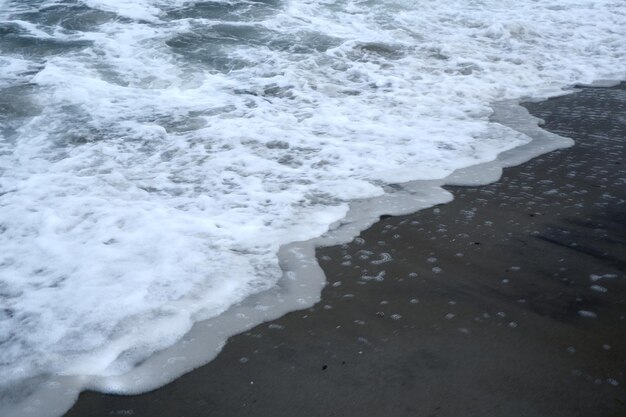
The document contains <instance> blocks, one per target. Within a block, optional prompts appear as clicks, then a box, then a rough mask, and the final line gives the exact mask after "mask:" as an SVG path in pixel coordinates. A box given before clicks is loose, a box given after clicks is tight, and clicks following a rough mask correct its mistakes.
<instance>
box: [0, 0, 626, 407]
mask: <svg viewBox="0 0 626 417" xmlns="http://www.w3.org/2000/svg"><path fill="white" fill-rule="evenodd" d="M625 28H626V7H625V6H624V5H623V3H622V2H621V1H597V2H593V3H587V2H580V3H576V2H574V3H573V2H571V1H565V0H561V1H552V2H550V4H548V5H546V4H544V3H525V2H513V1H498V2H496V1H483V2H468V1H453V2H447V3H446V4H445V5H441V4H439V2H430V1H425V2H418V4H416V3H415V2H408V1H401V0H393V1H392V0H388V1H381V2H371V1H370V2H368V1H334V2H329V1H302V2H294V1H256V2H253V1H214V2H193V1H192V2H190V1H182V0H142V1H135V2H132V4H120V2H117V1H112V0H85V1H63V2H60V1H19V2H18V1H0V38H1V41H0V65H1V67H2V71H1V72H0V132H1V134H2V136H1V141H0V245H1V247H2V252H1V253H0V274H1V275H0V302H1V305H2V309H1V312H0V337H1V339H0V372H1V373H2V375H3V380H2V382H0V384H1V385H0V391H2V392H3V393H4V394H2V396H0V398H2V402H5V401H6V402H7V403H8V402H12V401H13V400H14V399H15V398H17V394H16V391H18V390H16V389H15V387H19V391H23V389H24V387H34V386H37V384H36V383H35V381H40V380H41V381H44V380H46V379H47V378H48V375H62V376H72V375H76V376H86V375H89V376H90V377H103V378H106V377H113V376H116V375H120V374H123V373H125V372H127V371H128V370H130V369H132V368H133V367H135V366H136V365H137V364H139V363H142V362H143V361H144V360H145V359H146V358H148V357H149V356H150V355H151V354H152V353H154V352H156V351H158V350H160V349H163V348H164V347H167V346H169V345H171V344H173V343H174V342H175V341H177V340H179V339H180V338H181V337H182V336H183V335H184V334H185V333H186V332H187V331H189V330H190V329H191V327H192V325H193V324H194V323H196V322H198V321H200V320H205V319H210V318H213V317H216V316H219V315H220V314H222V313H223V312H224V311H226V310H227V309H229V308H230V307H231V306H233V305H236V304H237V303H240V302H242V301H243V300H246V299H248V298H249V297H250V296H252V295H254V294H258V293H261V292H263V291H266V290H269V289H271V288H273V287H275V286H276V285H277V284H278V283H279V280H280V278H281V276H282V274H283V270H282V269H281V265H279V260H278V259H279V258H278V256H277V253H278V251H279V248H280V247H281V245H286V244H288V243H290V242H295V241H305V240H308V239H312V238H315V237H317V236H320V235H322V234H323V233H324V232H326V231H327V230H328V228H329V227H330V226H331V225H333V226H332V227H336V225H337V222H339V221H340V219H342V218H343V217H344V216H345V215H346V213H347V212H348V203H349V202H350V201H351V200H354V199H369V198H374V197H380V196H382V195H383V194H384V193H385V191H389V188H387V187H388V186H389V185H390V184H396V183H403V182H407V181H413V180H434V181H438V180H440V179H442V178H444V177H446V176H448V175H449V174H450V173H452V172H453V171H454V170H456V169H458V168H463V167H467V166H471V165H475V164H479V163H484V162H487V161H490V160H493V159H494V158H495V157H496V155H498V154H499V153H500V152H503V151H506V150H508V149H512V148H514V147H517V146H519V145H522V144H525V143H527V142H528V141H529V138H528V137H527V136H526V135H524V134H522V133H520V132H517V131H514V130H512V129H510V128H507V127H505V126H503V125H501V124H498V123H494V122H490V121H489V116H490V115H491V112H492V110H491V107H490V103H493V102H496V101H501V100H507V99H515V98H519V97H523V96H531V95H532V96H535V97H546V96H548V95H554V94H560V93H561V92H562V89H563V88H564V87H566V86H568V85H572V84H575V83H589V82H591V81H593V80H596V79H602V78H613V79H623V78H624V75H625V73H624V64H623V62H624V56H625V55H626V47H625V46H624V42H623V40H624V38H625V36H626V33H625V31H626V29H625ZM461 180H463V178H460V179H459V178H457V181H461ZM444 198H445V196H444ZM382 201H384V202H385V204H387V203H388V202H389V200H385V199H383V200H382ZM414 205H417V206H419V204H417V203H414ZM379 211H380V210H379ZM356 229H358V228H355V229H354V230H352V233H355V231H356ZM292 301H293V300H292ZM290 305H291V304H290ZM293 306H294V307H293V308H295V306H297V302H295V303H293ZM165 373H167V372H165ZM167 379H168V378H167V375H165V377H164V380H167ZM145 383H146V382H145V381H143V382H142V381H135V385H134V386H133V387H132V388H129V387H128V386H126V385H123V386H118V385H107V383H106V382H102V383H99V384H98V388H100V389H107V387H108V389H110V390H116V391H121V392H124V391H130V390H133V391H140V390H141V388H142V386H143V387H144V388H145V387H147V386H146V385H142V384H145ZM20 395H22V394H20Z"/></svg>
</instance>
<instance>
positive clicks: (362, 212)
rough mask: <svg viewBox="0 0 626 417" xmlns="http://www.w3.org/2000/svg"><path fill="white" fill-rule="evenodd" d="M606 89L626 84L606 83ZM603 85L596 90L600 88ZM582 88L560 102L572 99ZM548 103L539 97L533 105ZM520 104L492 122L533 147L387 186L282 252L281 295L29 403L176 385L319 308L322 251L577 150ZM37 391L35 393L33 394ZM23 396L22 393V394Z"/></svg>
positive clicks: (47, 388)
mask: <svg viewBox="0 0 626 417" xmlns="http://www.w3.org/2000/svg"><path fill="white" fill-rule="evenodd" d="M598 83H599V84H600V85H602V86H610V85H617V84H619V82H613V81H599V82H598ZM594 84H595V83H594ZM575 91H576V90H575V87H571V88H570V89H568V90H564V91H563V92H562V93H561V94H558V95H557V97H561V96H564V95H568V94H572V93H573V92H575ZM532 100H535V101H540V99H539V98H538V97H536V98H534V99H532ZM520 101H521V99H520V100H506V101H501V102H496V103H494V104H493V105H492V109H493V114H492V116H491V117H490V121H491V122H495V123H498V124H500V125H502V126H505V127H507V128H509V129H512V130H511V133H510V134H512V135H519V134H520V133H522V134H525V135H526V136H527V137H529V138H531V141H530V142H528V143H526V144H522V145H519V146H516V147H514V148H511V149H509V150H506V151H503V152H501V153H500V154H498V156H497V157H496V159H494V160H492V161H488V162H483V163H478V164H475V165H471V166H468V167H465V168H459V169H457V170H455V171H454V172H452V173H451V174H450V175H449V176H447V177H445V178H442V179H436V180H416V181H411V182H408V183H401V184H390V185H388V186H385V194H384V195H381V196H379V197H374V198H370V199H365V200H352V201H350V209H349V211H348V213H347V214H346V216H345V217H344V218H343V219H341V220H339V221H337V222H336V223H335V224H333V225H331V227H330V230H329V231H328V232H326V233H324V234H323V235H322V236H319V237H317V238H314V239H311V240H308V241H303V242H292V243H289V244H287V245H283V246H281V247H280V250H279V253H278V258H279V263H280V265H281V269H282V270H283V277H282V278H281V280H280V281H279V283H278V285H277V286H276V287H275V288H272V289H269V290H266V291H263V292H261V293H258V294H256V295H253V296H251V297H249V298H248V299H246V300H245V301H244V302H242V303H240V304H237V305H234V306H231V308H230V309H229V310H228V311H226V312H225V313H223V314H221V315H219V316H217V317H214V318H212V319H208V320H204V321H199V322H196V323H195V324H194V326H193V327H192V329H191V330H190V331H189V332H188V333H187V334H185V336H184V337H183V338H182V339H181V340H179V341H178V342H176V343H175V344H174V345H172V346H170V347H168V348H166V349H164V350H162V351H159V352H156V353H154V354H153V355H152V356H150V357H148V358H147V359H146V360H145V361H143V362H141V363H140V364H139V365H138V366H137V367H136V368H134V369H132V370H131V371H129V372H128V373H125V374H122V375H119V376H109V377H104V376H84V377H83V376H72V375H70V376H62V375H61V376H55V377H53V378H52V379H50V380H48V381H47V382H46V383H45V384H44V385H41V384H40V385H39V386H38V387H35V389H34V391H33V392H34V395H31V394H29V400H28V401H36V402H37V403H40V404H41V403H44V404H48V405H49V407H48V408H47V409H46V410H45V413H46V414H45V415H46V416H49V417H56V416H58V415H60V414H61V413H63V412H65V411H66V410H67V409H68V408H69V407H70V406H72V405H73V404H74V403H75V401H76V398H77V397H78V396H79V394H80V393H81V392H83V391H86V390H93V391H98V392H106V393H109V394H118V395H137V394H143V393H146V392H150V391H152V390H155V389H159V388H160V387H163V386H164V385H166V384H169V383H171V382H172V381H173V380H175V379H176V378H179V377H180V376H182V375H184V374H186V373H188V372H190V371H191V370H193V369H196V368H198V367H200V366H203V365H205V364H206V363H208V362H210V361H211V360H213V359H214V358H215V357H216V356H217V355H218V354H219V353H220V351H221V350H222V347H223V346H224V344H225V343H226V342H227V340H228V339H229V338H230V337H233V336H236V335H238V334H241V333H243V332H245V331H246V330H249V329H251V328H253V327H255V326H258V325H261V324H262V323H265V322H268V321H271V320H275V319H277V318H279V317H282V316H283V315H285V314H287V313H289V312H292V311H299V310H303V309H306V308H309V307H311V306H313V305H315V304H316V303H317V302H319V299H320V294H321V292H322V289H323V287H324V286H325V285H326V275H325V274H324V271H322V269H321V267H320V265H319V260H317V259H316V257H315V251H316V249H317V248H325V247H329V246H335V245H339V244H345V243H347V242H350V241H352V240H353V239H354V238H355V237H356V236H358V235H359V233H361V232H362V231H364V230H366V229H368V228H369V227H371V226H372V225H374V224H375V223H376V222H377V221H378V220H379V218H384V217H389V216H399V215H407V214H413V213H416V212H418V211H420V210H425V209H428V208H431V207H434V206H436V205H437V204H445V203H449V202H450V201H451V200H452V198H453V196H452V194H451V193H450V192H449V191H448V190H447V189H446V187H447V186H452V185H464V186H480V185H485V184H489V183H492V182H494V181H497V180H498V178H500V177H501V176H502V172H503V169H504V168H507V167H511V166H517V165H519V164H522V163H524V162H526V161H528V160H530V159H532V158H534V157H537V156H538V155H542V154H544V153H547V152H551V151H553V150H555V149H561V148H566V147H569V146H572V145H573V143H574V142H573V141H572V140H571V139H569V138H567V137H563V136H559V135H555V134H553V133H550V132H548V131H545V130H543V129H541V128H540V127H539V126H538V124H539V122H540V119H537V118H536V117H533V116H532V115H530V114H529V113H528V111H527V110H526V109H525V108H524V107H523V106H521V105H520V104H519V103H520ZM27 388H28V389H31V387H27ZM15 390H16V392H19V391H21V390H22V388H21V387H16V388H15ZM24 404H28V402H20V403H17V404H16V405H12V406H10V407H8V409H5V410H4V411H6V412H8V413H9V415H11V416H18V417H24V416H25V414H24V413H26V414H27V415H32V416H36V417H42V416H41V413H42V412H43V411H44V410H41V409H40V408H39V407H29V406H28V405H26V408H24Z"/></svg>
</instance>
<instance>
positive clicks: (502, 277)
mask: <svg viewBox="0 0 626 417" xmlns="http://www.w3.org/2000/svg"><path fill="white" fill-rule="evenodd" d="M526 107H527V108H528V109H529V110H530V112H531V113H532V114H533V115H535V116H537V117H540V118H543V119H544V120H545V121H546V123H545V126H544V128H545V129H547V130H549V131H552V132H555V133H558V134H560V135H564V136H568V137H571V138H573V139H574V140H575V141H576V145H575V146H573V147H572V148H568V149H564V150H560V151H555V152H552V153H549V154H546V155H543V156H541V157H538V158H536V159H533V160H532V161H530V162H528V163H526V164H523V165H521V166H518V167H514V168H510V169H506V170H505V172H504V175H503V177H502V178H501V179H500V180H499V181H498V182H496V183H494V184H491V185H488V186H482V187H448V189H449V190H450V191H451V192H452V193H453V194H454V201H453V202H452V203H450V204H445V205H440V206H437V207H434V208H431V209H427V210H423V211H420V212H418V213H415V214H412V215H409V216H402V217H386V218H381V220H380V222H378V223H377V224H375V225H374V226H373V227H371V228H370V229H368V230H366V231H364V232H363V233H362V234H361V236H360V237H359V238H357V239H355V241H353V242H352V243H350V244H347V245H344V246H337V247H329V248H322V249H319V250H318V252H317V257H318V259H319V261H320V264H321V265H322V267H323V269H324V271H325V273H326V276H327V279H328V285H327V287H326V288H325V290H324V292H323V294H322V301H321V302H320V303H318V304H317V305H315V306H314V307H313V308H311V309H308V310H303V311H296V312H292V313H290V314H288V315H286V316H284V317H282V318H280V319H279V320H276V321H273V322H270V323H265V324H262V325H260V326H258V327H256V328H254V329H253V330H251V331H249V332H247V333H245V334H241V335H238V336H236V337H233V338H232V339H230V340H229V342H228V343H227V345H226V346H225V348H224V350H223V351H222V352H221V354H220V355H219V356H218V357H217V359H216V360H214V361H213V362H211V363H209V364H207V365H206V366H203V367H201V368H199V369H197V370H195V371H193V372H191V373H189V374H187V375H185V376H183V377H181V378H179V379H177V380H176V381H174V382H173V383H171V384H169V385H167V386H165V387H163V388H161V389H159V390H156V391H154V392H151V393H148V394H145V395H138V396H131V397H123V396H114V395H104V394H100V393H94V392H85V393H83V394H81V396H80V399H79V401H78V402H77V403H76V405H75V406H74V407H73V408H72V409H71V410H70V411H69V412H68V413H67V414H66V417H90V416H94V417H95V416H99V417H100V416H130V415H132V416H142V417H144V416H145V417H161V416H162V417H195V416H237V417H243V416H259V417H279V416H285V417H286V416H289V417H293V416H424V417H426V416H437V417H444V416H449V417H489V416H494V417H495V416H500V417H505V416H506V417H521V416H528V417H544V416H545V417H561V416H562V417H577V416H580V417H583V416H584V417H609V416H613V417H617V416H624V415H626V167H625V164H626V158H625V156H626V152H625V148H626V147H625V144H626V142H625V141H626V84H621V85H619V86H616V87H612V88H584V89H582V90H581V92H579V93H576V94H571V95H567V96H563V97H559V98H555V99H551V100H548V101H545V102H540V103H528V104H526Z"/></svg>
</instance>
